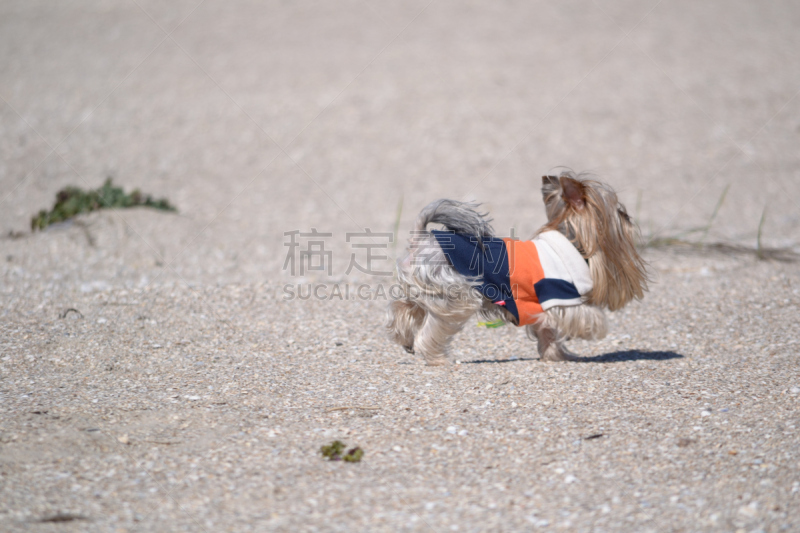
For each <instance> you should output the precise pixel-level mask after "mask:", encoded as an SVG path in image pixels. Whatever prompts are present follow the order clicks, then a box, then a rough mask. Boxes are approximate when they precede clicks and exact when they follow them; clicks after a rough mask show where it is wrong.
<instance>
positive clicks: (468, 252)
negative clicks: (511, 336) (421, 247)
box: [431, 230, 519, 319]
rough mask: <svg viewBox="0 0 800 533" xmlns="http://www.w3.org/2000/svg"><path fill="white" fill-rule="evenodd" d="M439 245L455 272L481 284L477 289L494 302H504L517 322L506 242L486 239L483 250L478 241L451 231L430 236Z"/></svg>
mask: <svg viewBox="0 0 800 533" xmlns="http://www.w3.org/2000/svg"><path fill="white" fill-rule="evenodd" d="M431 233H432V234H433V236H434V237H436V241H437V242H438V243H439V246H440V247H441V249H442V251H443V252H444V255H445V256H446V257H447V260H448V261H449V262H450V264H451V265H452V266H453V268H455V269H456V272H458V273H459V274H461V275H462V276H465V277H467V278H471V279H474V280H477V281H481V284H480V285H479V286H477V287H476V288H477V289H478V291H480V293H481V294H483V295H484V296H485V297H486V298H488V299H489V300H491V301H492V302H495V303H497V302H500V301H504V302H505V307H506V309H508V310H509V311H510V312H511V314H513V315H514V316H515V317H516V318H517V319H519V315H518V313H517V305H516V304H515V303H514V297H513V294H512V292H511V278H510V275H509V271H508V252H507V250H506V243H505V241H503V239H498V238H495V237H484V238H483V250H481V247H480V243H478V239H477V238H476V237H474V236H472V235H463V234H460V233H454V232H452V231H438V230H433V231H432V232H431Z"/></svg>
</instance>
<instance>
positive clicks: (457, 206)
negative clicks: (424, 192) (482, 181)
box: [415, 199, 494, 242]
mask: <svg viewBox="0 0 800 533" xmlns="http://www.w3.org/2000/svg"><path fill="white" fill-rule="evenodd" d="M479 205H480V204H475V203H470V202H458V201H456V200H447V199H442V200H436V201H435V202H431V203H430V204H428V205H427V206H425V208H423V210H422V211H420V213H419V215H418V216H417V223H416V228H415V229H416V230H417V231H423V230H425V228H426V227H427V226H428V224H430V223H431V222H433V223H436V224H442V225H444V227H446V228H447V229H449V230H452V231H455V232H456V233H464V234H466V235H472V236H474V237H476V238H477V239H478V241H479V242H483V238H484V237H491V236H492V235H494V230H493V229H492V225H491V224H490V222H491V221H492V219H490V218H486V213H478V212H477V211H476V209H477V208H478V206H479Z"/></svg>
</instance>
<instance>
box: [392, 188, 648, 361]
mask: <svg viewBox="0 0 800 533" xmlns="http://www.w3.org/2000/svg"><path fill="white" fill-rule="evenodd" d="M542 196H543V197H544V205H545V209H546V211H547V220H548V222H547V224H545V225H544V226H543V227H542V228H540V229H539V230H538V231H537V233H536V235H535V236H534V239H533V240H531V241H518V240H514V239H499V238H496V237H494V236H493V230H492V227H491V225H490V222H491V220H489V219H487V218H486V214H481V213H478V212H477V211H475V209H476V208H477V207H478V206H477V204H470V203H463V202H457V201H454V200H437V201H435V202H433V203H431V204H429V205H428V206H427V207H425V208H424V209H423V210H422V211H421V212H420V214H419V216H418V217H417V220H416V228H415V231H414V232H413V234H414V236H413V237H412V238H411V240H410V242H409V249H408V251H407V252H406V254H405V255H404V256H403V257H402V258H400V259H398V261H397V276H398V280H399V282H400V284H401V286H402V287H403V289H404V292H403V296H402V297H401V298H399V299H395V300H393V301H392V302H391V303H390V305H389V312H388V323H387V328H388V330H389V334H390V337H391V338H392V339H393V340H394V341H396V342H397V343H398V344H400V345H401V346H403V347H404V348H405V349H406V351H408V352H409V353H415V352H416V353H419V354H421V355H422V357H423V358H424V359H425V362H426V363H427V364H428V365H443V364H445V363H446V362H447V348H448V345H449V343H450V340H451V339H452V338H453V336H454V335H455V334H456V333H458V332H459V331H460V330H461V328H462V327H463V326H464V324H465V323H466V322H467V320H468V319H469V318H470V317H471V316H472V315H474V314H476V313H479V314H480V315H481V316H483V317H484V318H486V319H487V320H497V319H502V320H504V321H506V322H510V323H513V324H515V325H517V326H525V329H526V332H527V334H528V337H530V338H531V340H533V339H534V338H535V339H536V340H537V341H538V349H539V355H540V357H541V359H542V360H545V361H571V360H576V358H577V356H576V355H575V354H573V353H572V352H570V351H569V350H568V349H567V348H566V347H565V346H564V341H565V340H567V339H569V338H570V337H579V338H582V339H601V338H603V337H605V335H606V332H607V330H608V324H607V321H606V317H605V313H604V311H603V309H604V308H608V309H610V310H612V311H613V310H616V309H620V308H621V307H623V306H624V305H625V304H627V303H628V302H630V301H631V300H632V299H634V298H636V299H641V298H642V297H643V293H644V291H646V290H647V281H648V277H647V271H646V265H645V262H644V260H643V259H642V258H641V257H640V256H639V254H638V252H637V250H636V238H637V236H638V229H637V227H636V225H635V224H634V223H633V222H632V221H631V218H630V217H629V216H628V213H627V212H626V211H625V207H624V206H623V205H622V204H620V203H619V200H617V195H616V193H615V192H614V191H613V190H612V189H611V187H609V186H608V185H606V184H604V183H600V182H599V181H594V180H590V179H586V178H584V177H582V176H577V175H575V174H573V173H572V172H564V173H562V174H561V175H560V176H558V177H556V176H544V177H543V178H542ZM430 223H437V224H442V225H444V226H445V228H447V231H435V230H434V231H427V229H426V228H427V225H428V224H430Z"/></svg>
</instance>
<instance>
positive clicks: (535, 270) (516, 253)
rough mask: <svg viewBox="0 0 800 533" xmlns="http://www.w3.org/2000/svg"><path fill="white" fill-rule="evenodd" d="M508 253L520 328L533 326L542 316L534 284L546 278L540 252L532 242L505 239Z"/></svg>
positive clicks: (509, 273) (509, 274)
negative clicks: (528, 325)
mask: <svg viewBox="0 0 800 533" xmlns="http://www.w3.org/2000/svg"><path fill="white" fill-rule="evenodd" d="M503 241H504V242H505V243H506V251H507V253H508V277H509V280H510V281H511V294H512V295H513V296H514V302H515V303H516V304H517V311H518V314H519V324H518V325H519V326H525V325H527V324H533V323H534V322H536V319H537V318H538V317H539V315H540V314H542V312H543V310H542V306H541V305H540V304H539V297H538V296H536V290H535V289H534V288H533V286H534V284H535V283H536V282H538V281H539V280H541V279H543V278H544V270H542V264H541V262H540V261H539V252H538V251H537V250H536V245H535V244H533V242H531V241H518V240H516V239H510V238H504V239H503Z"/></svg>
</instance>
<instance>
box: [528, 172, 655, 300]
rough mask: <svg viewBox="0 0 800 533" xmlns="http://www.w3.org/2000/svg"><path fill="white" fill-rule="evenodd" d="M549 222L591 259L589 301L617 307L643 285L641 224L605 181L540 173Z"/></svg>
mask: <svg viewBox="0 0 800 533" xmlns="http://www.w3.org/2000/svg"><path fill="white" fill-rule="evenodd" d="M542 196H543V198H544V205H545V209H546V210H547V224H546V225H545V227H544V228H542V230H556V231H559V232H561V233H562V234H563V235H565V236H566V237H567V238H568V239H569V240H570V241H571V242H572V243H573V244H574V245H575V247H576V248H577V249H578V251H580V253H581V255H583V257H584V258H586V259H588V261H589V269H590V270H591V273H592V281H593V282H594V288H593V289H592V293H591V296H590V298H589V302H590V303H592V304H594V305H597V306H600V307H607V308H609V309H611V310H612V311H613V310H615V309H619V308H621V307H623V306H624V305H625V304H627V303H628V302H629V301H631V300H632V299H633V298H637V299H641V298H642V296H643V295H644V291H646V290H647V271H646V264H645V262H644V260H643V259H642V258H641V257H640V256H639V253H638V251H637V250H636V239H637V238H638V236H639V229H638V228H637V227H636V224H634V223H633V221H632V220H631V217H630V216H628V213H627V211H626V210H625V206H624V205H622V204H621V203H620V202H619V200H618V199H617V194H616V193H615V192H614V190H613V189H612V188H611V187H609V186H608V185H606V184H604V183H601V182H599V181H595V180H589V179H584V178H581V177H580V176H576V175H575V174H573V173H572V172H563V173H562V174H561V175H559V176H543V177H542Z"/></svg>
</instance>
